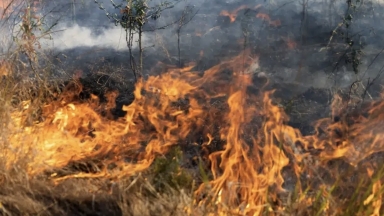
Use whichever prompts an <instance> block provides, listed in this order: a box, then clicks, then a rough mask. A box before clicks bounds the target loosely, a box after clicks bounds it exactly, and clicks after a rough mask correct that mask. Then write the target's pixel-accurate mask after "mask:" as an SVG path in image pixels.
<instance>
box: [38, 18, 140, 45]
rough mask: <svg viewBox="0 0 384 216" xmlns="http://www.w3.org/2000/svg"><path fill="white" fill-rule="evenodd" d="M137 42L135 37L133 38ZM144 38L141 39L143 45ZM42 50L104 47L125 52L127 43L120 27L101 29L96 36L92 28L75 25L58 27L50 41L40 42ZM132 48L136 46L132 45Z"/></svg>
mask: <svg viewBox="0 0 384 216" xmlns="http://www.w3.org/2000/svg"><path fill="white" fill-rule="evenodd" d="M134 41H137V35H135V37H134ZM145 42H146V37H145V36H144V37H143V43H145ZM42 44H43V48H52V49H57V50H65V49H72V48H76V47H104V48H113V49H115V50H126V49H127V43H126V37H125V31H124V30H123V29H122V28H121V27H120V26H111V27H109V28H103V29H101V33H98V34H96V33H95V29H94V28H90V27H83V26H79V25H77V24H74V25H71V26H69V25H66V26H59V27H57V28H56V33H53V34H52V38H51V40H44V41H42ZM133 46H134V48H135V47H136V46H137V44H136V43H133Z"/></svg>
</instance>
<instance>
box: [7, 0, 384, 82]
mask: <svg viewBox="0 0 384 216" xmlns="http://www.w3.org/2000/svg"><path fill="white" fill-rule="evenodd" d="M98 2H99V4H95V3H94V1H76V2H75V1H73V2H68V1H64V0H56V1H48V0H46V1H43V3H42V5H43V6H44V7H43V8H44V10H43V11H42V14H48V15H49V16H46V20H48V24H47V25H48V26H49V25H52V24H54V23H55V22H57V23H58V25H57V26H55V28H53V29H52V31H54V32H55V33H53V34H52V38H51V39H50V40H48V39H45V40H43V41H42V44H43V49H49V50H57V51H60V52H66V51H68V52H71V53H73V50H74V49H82V50H84V49H93V48H95V47H101V48H106V49H108V50H111V49H112V50H115V51H119V55H123V54H122V53H124V52H127V45H126V39H125V32H124V31H123V30H122V28H121V27H120V26H115V23H114V22H113V21H111V20H109V19H108V18H107V16H106V13H108V14H116V15H117V16H119V15H120V11H119V9H116V8H114V7H113V5H112V4H111V2H110V1H109V0H98ZM115 2H116V3H120V1H115ZM161 2H163V0H153V1H149V4H150V6H154V5H157V4H159V3H161ZM172 2H173V3H175V2H176V1H172ZM304 3H305V4H304V5H305V7H303V2H302V1H299V2H297V1H293V2H292V1H289V0H285V1H268V2H265V1H261V0H257V1H254V0H252V1H251V0H246V1H234V0H226V1H222V0H198V1H178V3H175V5H174V7H172V8H170V9H167V10H164V11H162V12H161V17H160V18H158V19H156V20H153V19H150V20H149V21H148V23H146V25H145V31H146V32H145V33H144V36H143V47H144V48H145V49H144V58H145V65H144V67H145V70H146V71H147V73H149V72H148V71H149V70H150V68H151V67H152V66H153V64H152V63H154V62H157V61H159V60H161V61H162V60H166V61H168V62H171V63H178V60H179V59H178V58H179V57H180V61H181V62H182V63H187V62H190V61H199V65H202V66H201V69H202V70H204V69H206V68H208V67H210V66H212V65H214V64H216V63H218V62H220V61H221V60H222V59H223V58H227V57H228V58H229V57H231V56H234V55H237V54H238V53H239V52H240V51H241V50H242V49H244V48H245V47H246V48H249V49H251V50H252V52H253V53H254V54H257V55H259V57H260V58H259V61H260V62H259V65H260V67H259V68H258V69H257V70H258V71H259V72H262V73H263V74H265V75H267V76H268V77H270V78H271V79H274V80H275V81H276V82H280V83H284V82H285V83H300V84H301V85H304V86H305V87H316V88H330V87H332V86H335V85H336V86H338V87H348V86H350V85H351V83H352V82H354V81H355V80H356V78H359V79H368V78H370V79H372V78H373V77H376V76H377V75H378V74H379V73H380V71H381V67H382V65H381V62H383V61H384V53H382V54H380V55H378V56H377V57H376V55H377V54H378V53H379V52H380V49H381V48H383V42H382V41H383V35H384V28H383V27H382V25H381V20H382V19H383V18H384V17H383V14H384V13H383V12H384V9H383V6H382V1H380V2H377V1H376V2H374V1H365V2H364V4H362V5H361V6H360V7H359V8H358V12H356V13H355V14H354V15H353V21H352V24H351V25H350V26H349V28H348V31H349V32H348V33H347V34H345V35H341V34H340V33H338V34H336V35H334V36H333V37H331V32H332V31H334V30H335V29H336V28H337V26H338V25H339V24H340V23H341V22H342V20H343V19H344V18H345V15H346V11H347V3H346V2H345V1H344V0H340V1H331V2H324V1H318V0H314V1H306V0H305V1H304ZM258 4H260V5H261V7H259V8H257V9H254V8H255V6H256V5H258ZM100 5H102V8H104V9H103V10H101V9H100V8H99V6H100ZM242 5H247V6H248V8H244V9H242V10H240V11H238V14H237V17H236V21H235V22H230V19H229V18H228V17H225V16H222V15H220V13H221V11H223V10H226V11H234V10H235V9H236V8H239V7H240V6H242ZM186 7H188V8H189V10H186ZM259 13H262V14H266V15H268V16H269V17H270V19H271V20H279V22H280V25H279V26H272V25H269V24H268V22H267V21H266V20H265V19H262V17H265V16H264V15H263V16H258V17H257V14H259ZM182 18H183V20H184V22H180V20H181V19H182ZM186 20H188V21H189V20H190V21H189V22H188V23H185V21H186ZM7 31H9V30H7ZM7 31H6V33H7ZM6 33H4V34H1V35H2V36H3V37H4V35H6ZM347 37H351V39H352V40H353V43H354V44H355V45H357V44H360V43H361V44H364V48H363V50H362V51H363V54H364V55H362V57H361V59H359V61H360V62H359V70H360V71H361V72H362V73H361V74H362V75H361V76H360V75H356V74H355V73H354V71H353V68H352V67H351V63H345V61H346V58H345V53H347V52H351V50H348V49H349V48H348V47H347V43H346V39H347ZM331 38H332V43H329V41H330V39H331ZM137 40H138V38H137V35H136V36H135V38H134V41H135V42H134V43H133V46H134V48H135V49H136V51H137V43H136V41H137ZM287 41H293V42H294V43H295V44H296V46H295V47H291V48H289V47H288V46H287ZM148 47H150V48H151V49H149V48H148ZM202 51H203V52H204V56H203V57H201V56H200V53H201V52H202ZM90 53H92V52H90ZM116 53H117V52H116ZM99 55H100V53H98V54H97V56H98V57H99ZM105 55H115V54H114V52H106V53H105ZM179 55H180V56H179ZM343 55H344V56H343ZM95 56H96V54H95ZM89 57H90V58H92V54H90V56H89ZM106 57H108V56H106ZM112 58H113V56H112ZM119 63H120V64H126V60H124V62H116V64H119ZM359 76H360V77H359Z"/></svg>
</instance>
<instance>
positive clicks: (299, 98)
mask: <svg viewBox="0 0 384 216" xmlns="http://www.w3.org/2000/svg"><path fill="white" fill-rule="evenodd" d="M225 7H227V8H228V9H229V10H230V9H233V8H235V7H236V4H233V5H226V6H225ZM222 9H223V7H218V8H216V9H215V11H216V12H217V13H216V15H212V13H210V14H204V12H201V13H200V14H199V16H196V19H194V20H193V21H192V22H191V23H190V25H189V26H190V27H188V26H186V28H185V30H184V33H183V43H182V44H181V58H182V59H181V62H182V63H183V64H184V63H187V62H191V61H195V62H196V63H197V65H196V69H197V71H200V72H203V71H204V70H206V69H208V68H210V67H212V66H214V65H216V64H218V63H220V62H221V61H223V60H224V59H227V58H231V57H233V56H236V55H237V54H238V53H240V52H241V51H242V50H243V49H244V44H243V43H238V41H239V40H242V39H244V38H243V37H242V32H241V29H244V28H246V29H247V35H248V37H247V43H246V44H245V45H246V48H250V49H251V50H252V53H253V54H257V55H259V60H260V69H259V71H257V72H255V75H254V85H253V86H252V87H251V88H250V90H249V93H250V94H252V93H258V92H259V91H260V88H261V86H263V85H264V84H265V82H266V79H265V78H263V77H259V76H258V73H259V72H264V73H266V75H267V76H268V77H269V79H270V81H271V83H270V85H269V86H268V87H267V89H276V92H275V94H274V97H275V101H276V102H277V103H279V104H280V105H281V106H282V107H284V110H285V111H286V113H287V114H288V115H289V116H290V121H289V122H288V124H289V125H291V126H293V127H295V128H298V129H299V130H300V131H301V132H302V133H303V134H304V135H308V134H313V132H314V128H313V124H312V123H313V122H314V121H315V120H318V119H321V118H325V117H330V114H331V108H330V103H331V100H332V96H333V95H334V93H335V92H337V91H339V92H340V91H343V94H344V95H345V94H348V90H349V85H350V84H351V83H352V82H350V83H349V84H348V83H347V84H344V86H342V87H340V86H337V85H336V86H329V85H319V84H317V83H319V82H320V79H319V78H320V77H322V78H323V76H324V77H325V76H326V75H327V76H328V75H329V76H331V77H334V80H331V81H335V80H336V79H339V76H342V75H344V74H346V73H348V76H349V74H352V76H353V71H351V65H350V64H348V63H346V61H345V59H343V58H345V56H343V55H339V54H338V53H340V52H341V51H344V50H345V48H344V47H343V46H340V47H338V46H336V45H335V46H334V47H332V49H330V50H328V51H327V52H322V53H321V52H318V51H319V49H320V48H321V47H323V46H324V45H326V44H327V42H328V40H329V36H330V30H332V28H331V29H330V28H329V26H326V25H322V20H321V19H320V18H319V17H320V16H319V14H316V13H314V14H309V15H308V17H307V20H308V21H307V22H308V23H310V24H311V25H309V24H308V25H306V31H305V37H304V40H303V38H302V34H301V33H300V30H299V29H300V26H299V25H297V23H298V22H296V21H298V20H300V19H301V17H302V16H301V14H300V13H299V12H294V13H288V12H287V11H289V8H286V9H284V8H283V9H280V10H278V11H276V12H274V13H271V14H270V15H271V17H272V18H273V19H280V20H289V19H291V20H292V22H290V23H288V24H285V23H283V25H282V26H280V27H270V26H267V25H265V22H262V21H260V20H259V19H255V18H254V17H255V16H254V15H255V12H254V11H246V10H244V11H242V13H241V14H242V16H243V17H245V18H244V19H239V21H236V22H235V23H230V22H229V18H228V17H222V16H219V15H218V14H219V13H220V11H221V10H222ZM288 14H289V15H288ZM247 15H248V16H247ZM207 20H208V21H207ZM204 22H205V23H208V24H207V26H204V25H201V23H204ZM196 25H199V27H200V28H201V31H202V32H203V35H202V36H197V35H195V28H194V27H193V26H196ZM191 26H192V27H191ZM213 27H216V28H215V29H214V30H211V29H212V28H213ZM234 32H235V34H234ZM204 33H205V34H204ZM379 33H380V30H379ZM160 34H161V32H160ZM164 34H165V37H167V36H169V37H168V40H166V41H165V47H166V48H167V49H168V52H169V53H170V54H171V58H168V57H166V56H165V55H164V52H163V51H162V49H161V48H160V47H159V46H158V45H157V44H156V46H155V47H154V48H149V49H148V50H147V51H146V52H145V54H144V55H145V65H144V72H145V75H146V76H148V75H153V74H151V73H154V72H153V66H154V65H156V63H157V62H159V61H160V62H164V63H167V64H174V65H177V64H178V59H177V47H176V46H175V39H176V37H175V35H174V32H173V33H172V34H171V33H169V32H165V33H164ZM288 35H289V36H290V37H291V39H292V40H294V41H295V42H296V43H298V46H297V47H296V48H295V49H288V48H287V45H286V41H285V39H284V37H286V36H288ZM377 35H380V34H377ZM377 35H376V36H375V37H374V39H375V40H378V41H380V40H379V39H378V38H377V37H379V36H377ZM382 35H384V34H382ZM368 41H369V40H368ZM371 41H374V40H371ZM335 43H336V44H337V43H343V40H342V39H340V38H339V39H338V40H337V41H336V42H335ZM200 51H204V56H203V57H201V56H200ZM365 51H367V49H365ZM367 53H368V54H367V55H366V56H365V58H367V59H368V61H367V62H366V63H365V65H363V67H362V71H364V69H365V68H366V66H367V65H368V64H369V63H370V61H369V60H372V59H373V58H374V57H375V56H376V55H377V53H378V52H376V51H375V50H368V52H367ZM380 58H381V57H380ZM380 58H379V59H377V60H376V61H378V62H380ZM53 59H54V60H55V61H56V62H55V63H56V64H57V65H58V67H60V68H62V69H63V70H64V71H65V72H66V73H68V74H69V75H70V76H71V75H72V74H73V72H71V71H76V70H81V71H82V77H81V78H80V82H81V83H82V85H83V87H84V89H83V92H82V93H81V98H83V99H84V98H88V97H89V95H90V94H91V93H92V94H95V95H98V96H99V97H100V99H101V102H105V94H106V93H107V92H109V91H113V90H117V91H118V92H119V96H118V97H117V99H116V104H117V106H116V109H115V110H114V111H113V114H114V115H115V117H121V116H123V115H124V112H123V111H122V105H127V104H130V103H131V102H132V101H133V100H134V97H133V94H132V93H133V90H134V79H133V76H132V75H131V71H130V70H129V65H128V53H127V52H126V51H116V50H114V49H112V48H111V49H109V48H95V47H91V48H90V47H78V48H76V49H71V50H64V51H60V52H57V53H56V54H55V55H54V57H53ZM342 66H345V68H347V71H343V68H342ZM364 67H365V68H364ZM372 69H373V70H375V68H372ZM319 71H321V73H320V72H319ZM340 71H341V74H340ZM319 74H320V75H319ZM295 77H296V79H295ZM66 79H68V77H67V78H66ZM325 80H326V81H325V83H327V82H331V81H329V80H327V79H325ZM323 83H324V82H323ZM380 83H381V82H380V81H379V82H376V83H375V84H374V85H372V86H371V91H370V94H371V95H372V96H373V97H376V96H378V93H379V92H380V90H381V89H380ZM356 95H357V96H360V97H361V96H362V92H361V91H360V92H357V93H356ZM221 103H222V104H223V106H224V107H225V100H224V99H223V101H221ZM223 109H224V108H223ZM216 142H217V143H216V145H215V146H216V147H220V140H217V141H216ZM187 150H189V151H190V152H191V153H190V155H189V156H191V157H192V156H195V154H196V151H201V149H197V150H196V149H187ZM211 150H212V151H213V150H214V149H211ZM191 163H192V165H188V166H187V167H186V168H188V169H192V170H191V172H194V171H193V168H196V166H197V164H198V163H197V162H196V161H194V160H193V161H192V162H191ZM71 169H73V170H75V171H76V170H81V171H84V170H83V169H82V168H78V167H76V168H74V167H72V168H71ZM207 170H208V169H207ZM288 179H289V178H287V180H288ZM287 182H288V184H289V180H288V181H287ZM47 184H48V183H47ZM111 184H112V183H110V182H107V183H106V182H97V181H96V182H87V181H83V180H78V179H73V180H69V181H68V182H65V183H64V184H62V185H60V187H58V188H56V189H55V190H54V191H47V190H40V189H39V186H36V187H31V188H35V189H33V190H35V191H32V192H31V193H30V191H29V190H30V189H29V188H27V189H25V193H26V195H25V196H27V197H33V199H35V200H36V202H41V203H44V205H46V206H53V207H52V208H51V209H50V210H49V211H50V212H52V213H55V214H63V213H64V212H65V214H66V215H122V214H123V209H124V207H123V206H121V205H122V203H124V202H125V203H128V204H127V205H130V203H131V204H132V206H131V208H135V207H134V203H135V200H134V199H139V198H137V197H136V195H131V194H129V196H131V198H130V199H131V200H128V202H126V200H124V199H123V197H124V196H123V194H121V193H117V194H116V193H113V192H111V193H108V192H110V189H111ZM293 184H294V183H292V185H293ZM81 185H87V186H84V187H82V186H81ZM125 186H126V185H125ZM90 187H95V188H104V189H103V192H100V194H97V196H96V198H95V197H94V196H92V194H94V193H90V192H89V191H81V190H80V189H81V188H85V189H89V188H90ZM287 187H290V186H289V185H288V186H287ZM10 188H11V187H10ZM66 191H73V193H72V195H71V194H69V195H68V194H66V193H65V192H66ZM138 191H139V190H137V191H135V192H136V193H139V192H138ZM4 193H6V192H4ZM130 193H131V192H130ZM148 193H149V192H148ZM39 194H40V195H39ZM81 194H83V196H80V195H81ZM132 194H134V193H133V192H132ZM149 194H150V193H149ZM23 196H24V195H22V196H19V197H17V196H15V200H17V199H19V200H20V199H22V197H23ZM25 196H24V197H25ZM149 196H156V195H153V194H150V195H149ZM125 198H126V197H125ZM164 199H165V198H164ZM165 200H166V201H169V202H175V200H172V199H168V200H167V199H165ZM10 203H12V202H10ZM13 203H17V204H18V205H16V206H15V205H7V203H3V205H4V206H5V207H6V209H8V210H12V211H13V212H15V214H16V215H21V214H23V211H25V212H27V209H24V210H23V209H22V208H21V207H23V205H22V203H20V202H13ZM18 208H19V209H18ZM20 208H21V209H20ZM169 208H170V209H165V210H164V209H163V207H158V208H157V207H153V209H150V210H149V211H150V212H151V213H152V215H154V214H156V213H159V212H172V208H174V206H170V207H169ZM132 215H135V214H134V213H132Z"/></svg>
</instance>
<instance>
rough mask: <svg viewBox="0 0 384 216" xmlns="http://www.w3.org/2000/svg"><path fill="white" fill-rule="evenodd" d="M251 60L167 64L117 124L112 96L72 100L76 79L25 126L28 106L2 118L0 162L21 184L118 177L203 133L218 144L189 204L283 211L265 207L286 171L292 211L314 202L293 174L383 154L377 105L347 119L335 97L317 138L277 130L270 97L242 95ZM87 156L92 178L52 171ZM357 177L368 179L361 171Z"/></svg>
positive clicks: (277, 197)
mask: <svg viewBox="0 0 384 216" xmlns="http://www.w3.org/2000/svg"><path fill="white" fill-rule="evenodd" d="M257 59H258V58H257V56H252V55H251V53H250V51H249V50H246V51H244V52H243V53H241V54H240V55H238V56H236V57H234V58H233V59H229V60H227V61H224V62H222V63H221V64H219V65H216V66H214V67H212V68H210V69H208V70H206V71H205V72H204V75H199V73H198V72H197V71H194V70H193V69H194V66H195V65H194V64H191V65H189V66H187V67H185V68H176V67H170V69H169V70H168V71H167V72H166V73H164V74H162V75H159V76H150V77H149V78H148V79H147V80H141V81H140V82H138V83H137V85H136V89H135V92H134V96H135V99H134V101H133V102H132V103H131V104H129V105H126V106H124V107H123V110H124V111H125V112H126V115H125V116H124V117H122V118H118V119H115V118H114V117H113V114H112V110H113V108H114V107H115V99H116V97H117V95H118V93H117V92H115V91H111V92H109V93H108V94H106V98H107V100H108V102H107V103H101V102H100V101H99V99H98V97H97V96H95V95H91V96H90V97H89V98H88V99H87V100H85V101H82V100H80V99H79V94H80V92H81V91H82V86H81V85H80V83H79V82H77V81H76V78H78V76H80V74H77V76H75V81H74V82H72V83H71V84H70V85H68V86H67V87H66V89H65V90H64V93H62V95H61V97H60V98H59V99H58V100H56V101H52V102H51V103H49V104H47V105H46V106H45V107H43V110H42V119H43V120H42V121H40V122H35V123H33V124H31V125H27V126H25V124H24V120H23V119H24V118H25V112H26V111H27V110H28V109H30V106H29V102H28V101H26V102H25V104H24V110H22V111H15V112H13V113H12V114H11V115H12V119H13V122H12V124H11V127H10V131H11V132H12V133H10V134H9V135H8V137H6V140H4V138H3V139H2V140H1V142H6V143H8V145H7V146H8V148H7V149H5V150H4V151H3V154H4V155H6V156H7V158H8V161H7V164H6V165H7V167H8V169H11V168H12V167H13V166H15V164H16V163H17V161H19V160H21V159H23V160H25V161H27V163H26V169H27V171H28V174H29V175H30V176H31V178H33V177H37V176H42V175H44V174H46V173H49V176H50V178H51V179H52V180H53V181H54V182H56V183H58V184H59V183H60V182H61V181H63V180H65V179H69V178H105V179H111V180H119V179H123V178H126V177H129V176H132V175H135V174H138V173H141V172H143V171H145V170H147V169H148V168H149V167H150V166H151V164H152V163H153V162H154V160H155V159H156V158H157V157H158V156H160V155H163V154H165V153H167V152H168V151H169V150H170V148H171V147H173V146H176V145H180V144H181V143H198V141H197V140H198V139H199V138H198V137H205V140H203V141H202V143H200V144H199V145H200V146H201V147H202V148H204V147H207V146H209V145H210V144H211V143H212V141H213V140H214V139H218V138H214V136H212V135H219V137H220V138H219V139H220V140H221V141H222V142H223V144H222V145H221V146H217V148H218V149H216V150H214V151H210V152H209V154H208V156H207V158H206V159H207V160H208V161H209V163H210V168H211V173H212V179H211V180H210V181H209V182H208V183H202V184H201V185H200V187H198V189H197V190H196V191H195V194H196V196H195V197H196V200H195V201H196V202H195V205H196V206H197V208H199V207H202V206H207V205H212V204H213V205H214V206H215V208H217V211H218V212H219V213H221V214H223V215H225V214H231V215H234V214H241V215H260V214H263V213H265V212H270V213H271V212H272V211H282V210H284V208H285V207H284V205H279V207H276V206H272V204H271V203H281V202H282V199H283V198H282V197H284V196H287V194H288V192H289V191H288V189H286V188H285V186H284V183H285V181H286V177H285V176H284V172H283V171H284V170H285V169H288V168H289V169H291V170H292V175H293V176H294V177H296V179H297V184H298V185H299V187H298V190H299V191H300V193H299V194H302V195H301V197H299V198H297V199H298V200H299V201H298V202H299V204H298V205H301V206H303V208H309V207H310V206H312V205H314V202H315V200H314V199H313V198H308V199H306V198H305V197H306V193H304V189H303V188H302V187H301V186H304V183H303V182H301V179H303V176H305V177H306V178H312V177H314V176H316V175H319V172H318V171H317V169H320V168H326V162H328V161H330V160H334V159H337V158H339V159H343V160H344V161H345V162H347V163H348V164H350V165H351V166H355V167H357V166H358V165H359V164H361V163H362V162H364V160H367V158H368V157H369V156H371V155H372V154H374V153H377V152H382V151H383V150H384V142H383V140H384V128H383V126H382V121H383V120H384V114H383V112H382V111H383V110H384V102H383V101H382V100H379V101H376V102H373V103H372V104H370V105H369V106H368V108H367V109H366V110H363V111H364V112H366V113H365V114H364V115H357V114H356V115H355V116H348V115H346V113H348V112H347V111H346V109H347V108H345V107H344V106H343V101H342V99H341V97H335V99H334V102H333V107H334V109H333V113H332V115H333V116H332V118H330V119H322V120H319V121H317V122H316V125H315V126H316V127H315V128H316V129H317V133H316V134H313V135H308V136H304V135H302V134H301V132H300V131H299V130H298V129H295V128H293V127H291V126H289V125H288V124H287V122H288V121H289V117H288V115H287V114H286V113H285V112H284V110H283V108H282V107H280V106H278V105H276V104H275V103H274V101H273V93H274V91H264V92H260V93H250V92H249V91H248V87H249V86H251V85H252V74H251V73H246V71H247V70H248V68H249V67H252V65H253V64H254V62H255V60H257ZM224 70H230V71H232V74H230V75H228V74H225V73H222V72H223V71H224ZM213 100H225V101H226V105H223V106H222V107H218V106H216V105H213V103H212V101H213ZM334 119H339V120H337V121H335V120H334ZM186 145H188V144H186ZM191 145H192V144H191ZM315 152H318V153H315ZM87 160H92V161H96V162H95V163H96V165H95V166H96V168H95V169H94V170H93V171H92V172H81V171H79V172H78V173H65V172H62V171H60V170H62V169H63V168H65V167H66V166H68V165H69V164H71V163H74V162H82V161H87ZM112 165H113V166H112ZM331 171H332V170H330V171H329V172H331ZM365 172H368V173H369V174H370V175H369V176H370V177H371V176H372V175H373V174H372V173H373V171H372V170H371V169H368V171H365ZM318 184H320V183H318ZM381 187H382V186H381V181H376V183H374V185H373V189H372V195H371V196H370V197H368V198H367V199H366V200H365V204H366V205H369V204H370V203H371V204H372V205H374V206H375V212H376V213H377V211H379V210H377V209H380V206H381V205H382V204H381V202H379V201H376V199H374V197H380V196H381V195H380V193H379V191H381V190H382V188H381ZM318 188H319V189H318V190H319V192H321V196H323V197H326V196H329V194H330V191H329V189H328V187H326V186H325V185H320V186H319V187H318ZM329 205H332V203H327V205H326V206H328V207H326V208H325V209H330V208H329Z"/></svg>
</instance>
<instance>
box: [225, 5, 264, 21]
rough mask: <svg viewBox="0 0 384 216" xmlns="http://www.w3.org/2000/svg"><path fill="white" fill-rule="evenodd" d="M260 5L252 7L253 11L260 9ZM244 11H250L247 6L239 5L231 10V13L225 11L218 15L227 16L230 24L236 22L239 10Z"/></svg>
mask: <svg viewBox="0 0 384 216" xmlns="http://www.w3.org/2000/svg"><path fill="white" fill-rule="evenodd" d="M260 7H261V5H260V4H259V5H256V6H255V7H253V9H254V10H256V9H258V8H260ZM244 9H251V8H250V7H249V6H247V5H241V6H239V7H238V8H236V9H234V10H232V11H227V10H223V11H221V13H220V16H227V17H229V20H230V21H231V23H233V22H235V21H236V18H237V16H238V13H239V12H240V11H241V10H244Z"/></svg>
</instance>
